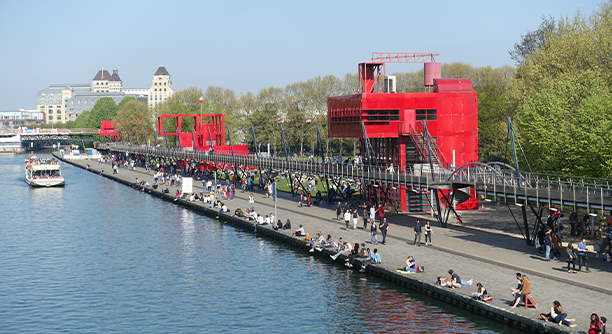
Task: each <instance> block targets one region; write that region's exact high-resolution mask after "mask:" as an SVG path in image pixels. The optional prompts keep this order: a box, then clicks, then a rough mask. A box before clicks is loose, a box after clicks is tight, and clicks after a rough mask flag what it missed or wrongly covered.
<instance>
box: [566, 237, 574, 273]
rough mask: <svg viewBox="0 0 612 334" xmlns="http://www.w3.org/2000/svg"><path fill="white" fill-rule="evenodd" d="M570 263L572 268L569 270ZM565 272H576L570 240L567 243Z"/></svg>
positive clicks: (572, 246)
mask: <svg viewBox="0 0 612 334" xmlns="http://www.w3.org/2000/svg"><path fill="white" fill-rule="evenodd" d="M570 264H572V265H573V267H574V269H572V270H570ZM567 272H568V273H571V272H573V273H574V274H575V273H576V251H575V250H574V245H572V243H571V242H570V243H569V244H567Z"/></svg>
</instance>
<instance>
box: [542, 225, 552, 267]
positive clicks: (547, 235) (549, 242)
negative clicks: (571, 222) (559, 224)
mask: <svg viewBox="0 0 612 334" xmlns="http://www.w3.org/2000/svg"><path fill="white" fill-rule="evenodd" d="M550 231H551V229H550V227H548V228H547V229H546V233H544V245H545V246H546V261H550V248H551V247H552V239H551V237H550Z"/></svg>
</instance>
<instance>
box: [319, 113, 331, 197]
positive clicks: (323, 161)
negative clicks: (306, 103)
mask: <svg viewBox="0 0 612 334" xmlns="http://www.w3.org/2000/svg"><path fill="white" fill-rule="evenodd" d="M316 124H317V139H318V140H319V153H321V167H323V177H325V184H326V185H327V204H331V202H332V198H331V196H330V194H329V180H328V177H327V173H326V172H325V167H327V164H326V163H325V154H323V141H322V140H321V131H320V130H319V123H316Z"/></svg>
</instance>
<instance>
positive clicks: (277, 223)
mask: <svg viewBox="0 0 612 334" xmlns="http://www.w3.org/2000/svg"><path fill="white" fill-rule="evenodd" d="M272 228H273V229H275V230H282V229H283V222H282V221H281V220H280V219H279V220H278V222H276V225H273V226H272Z"/></svg>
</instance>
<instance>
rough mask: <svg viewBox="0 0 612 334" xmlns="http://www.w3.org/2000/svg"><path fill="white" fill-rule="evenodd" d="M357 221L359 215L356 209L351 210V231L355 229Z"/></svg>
mask: <svg viewBox="0 0 612 334" xmlns="http://www.w3.org/2000/svg"><path fill="white" fill-rule="evenodd" d="M358 221H359V213H358V212H357V209H355V210H353V230H356V229H357V222H358Z"/></svg>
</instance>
